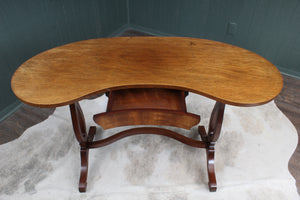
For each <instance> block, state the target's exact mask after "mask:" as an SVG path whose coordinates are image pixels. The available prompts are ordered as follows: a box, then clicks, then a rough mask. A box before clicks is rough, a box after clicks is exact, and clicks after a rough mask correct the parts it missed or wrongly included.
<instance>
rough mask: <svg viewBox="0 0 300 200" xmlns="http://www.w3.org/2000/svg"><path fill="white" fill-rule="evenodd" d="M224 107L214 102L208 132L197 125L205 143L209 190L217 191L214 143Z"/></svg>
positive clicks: (220, 126) (218, 134) (219, 128)
mask: <svg viewBox="0 0 300 200" xmlns="http://www.w3.org/2000/svg"><path fill="white" fill-rule="evenodd" d="M224 109H225V104H223V103H220V102H216V104H215V106H214V108H213V111H212V113H211V117H210V122H209V130H208V132H206V130H205V128H204V126H199V127H198V132H199V134H200V137H201V139H202V141H203V142H205V143H206V157H207V158H206V159H207V174H208V187H209V191H210V192H215V191H217V180H216V173H215V144H216V141H217V140H218V138H219V136H220V132H221V128H222V123H223V115H224Z"/></svg>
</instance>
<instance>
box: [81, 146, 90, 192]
mask: <svg viewBox="0 0 300 200" xmlns="http://www.w3.org/2000/svg"><path fill="white" fill-rule="evenodd" d="M80 158H81V168H80V178H79V192H85V191H86V186H87V181H86V180H87V173H88V167H89V166H88V159H89V149H86V148H82V147H81V149H80Z"/></svg>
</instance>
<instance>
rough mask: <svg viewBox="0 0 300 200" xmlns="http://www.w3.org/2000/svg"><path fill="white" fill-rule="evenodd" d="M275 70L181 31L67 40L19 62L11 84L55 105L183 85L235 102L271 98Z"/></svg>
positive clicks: (35, 101) (278, 80)
mask: <svg viewBox="0 0 300 200" xmlns="http://www.w3.org/2000/svg"><path fill="white" fill-rule="evenodd" d="M282 84H283V80H282V77H281V75H280V73H279V71H278V70H277V68H276V67H275V66H274V65H273V64H271V63H270V62H269V61H267V60H266V59H264V58H263V57H261V56H259V55H257V54H255V53H253V52H250V51H248V50H245V49H242V48H239V47H236V46H232V45H229V44H224V43H220V42H215V41H209V40H204V39H195V38H182V37H119V38H102V39H92V40H86V41H80V42H75V43H71V44H67V45H64V46H60V47H56V48H53V49H50V50H48V51H45V52H43V53H40V54H38V55H36V56H35V57H33V58H31V59H29V60H28V61H26V62H25V63H24V64H22V65H21V66H20V67H19V68H18V69H17V70H16V72H15V73H14V75H13V78H12V81H11V85H12V89H13V92H14V93H15V95H16V96H17V97H18V98H19V99H20V100H21V101H23V102H25V103H27V104H30V105H34V106H39V107H57V106H62V105H67V104H71V103H74V102H77V101H79V100H81V99H84V98H86V97H89V96H92V95H95V94H98V93H102V92H107V91H112V90H116V89H125V88H141V87H146V88H170V89H179V90H184V91H191V92H195V93H198V94H200V95H204V96H206V97H209V98H212V99H214V100H217V101H220V102H222V103H226V104H231V105H237V106H253V105H260V104H264V103H266V102H269V101H270V100H272V99H274V98H275V97H276V96H277V95H278V94H279V92H280V90H281V88H282Z"/></svg>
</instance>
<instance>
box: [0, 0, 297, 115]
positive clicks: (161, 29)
mask: <svg viewBox="0 0 300 200" xmlns="http://www.w3.org/2000/svg"><path fill="white" fill-rule="evenodd" d="M229 22H232V23H236V25H237V26H236V29H234V28H233V29H230V30H229V29H228V23H229ZM128 25H129V26H128ZM126 27H132V28H135V29H139V30H142V31H148V32H150V33H154V34H158V35H178V36H188V37H198V38H207V39H213V40H218V41H223V42H226V43H231V44H234V45H237V46H241V47H243V48H246V49H249V50H251V51H254V52H256V53H258V54H260V55H262V56H264V57H265V58H267V59H268V60H270V61H271V62H273V63H274V64H275V65H276V66H277V67H279V69H280V70H281V71H282V72H285V73H287V74H289V75H292V76H296V77H298V78H300V0H0V121H1V117H3V116H4V115H5V114H6V113H9V112H10V111H12V110H13V109H14V108H16V105H18V103H19V102H18V101H17V99H16V97H15V96H14V94H13V93H12V91H11V89H10V79H11V76H12V74H13V72H14V71H15V69H16V68H17V67H18V66H19V65H20V64H21V63H23V62H24V61H25V60H27V59H29V58H30V57H32V56H34V55H36V54H38V53H39V52H42V51H44V50H46V49H49V48H52V47H55V46H59V45H62V44H66V43H70V42H73V41H78V40H84V39H90V38H98V37H107V36H110V35H112V34H113V33H117V32H118V30H119V31H120V29H122V28H126ZM230 32H231V33H230Z"/></svg>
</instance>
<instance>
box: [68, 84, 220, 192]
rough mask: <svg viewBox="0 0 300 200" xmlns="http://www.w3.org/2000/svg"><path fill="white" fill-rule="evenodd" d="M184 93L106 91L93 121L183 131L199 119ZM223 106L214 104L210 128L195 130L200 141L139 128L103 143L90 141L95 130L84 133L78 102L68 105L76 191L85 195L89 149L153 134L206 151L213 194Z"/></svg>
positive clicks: (165, 91) (107, 126)
mask: <svg viewBox="0 0 300 200" xmlns="http://www.w3.org/2000/svg"><path fill="white" fill-rule="evenodd" d="M186 95H187V92H184V91H179V90H171V89H126V90H117V91H112V92H109V94H108V96H109V101H108V105H107V110H106V112H105V113H100V114H96V115H94V121H95V122H96V123H98V124H99V125H101V126H102V128H103V129H109V128H114V127H119V126H126V125H164V126H174V127H180V128H185V129H190V128H191V127H193V126H195V125H197V124H198V123H199V122H200V116H199V115H195V114H192V113H188V112H187V110H186V104H185V96H186ZM224 108H225V104H223V103H220V102H216V104H215V106H214V108H213V111H212V113H211V117H210V122H209V129H208V131H206V130H205V128H204V126H199V127H198V132H199V134H200V138H201V141H200V140H194V139H191V138H188V137H186V136H183V135H181V134H178V133H176V132H174V131H170V130H167V129H163V128H155V127H142V128H133V129H128V130H125V131H122V132H119V133H116V134H114V135H112V136H110V137H107V138H105V139H102V140H98V141H93V139H94V135H95V133H96V127H94V126H92V127H90V128H89V131H88V133H87V129H86V125H85V120H84V116H83V112H82V110H81V107H80V105H79V103H78V102H77V103H74V104H71V105H70V111H71V116H72V124H73V129H74V133H75V136H76V139H77V140H78V142H79V144H80V147H81V149H80V156H81V171H80V180H79V191H80V192H85V191H86V187H87V175H88V153H89V149H92V148H98V147H103V146H106V145H109V144H111V143H113V142H115V141H118V140H120V139H122V138H125V137H128V136H132V135H138V134H155V135H163V136H167V137H170V138H173V139H175V140H177V141H179V142H182V143H184V144H186V145H189V146H192V147H197V148H205V149H206V154H207V172H208V179H209V182H208V185H209V190H210V191H216V189H217V182H216V175H215V167H214V165H215V163H214V153H215V143H216V142H217V140H218V138H219V136H220V132H221V127H222V122H223V115H224Z"/></svg>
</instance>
